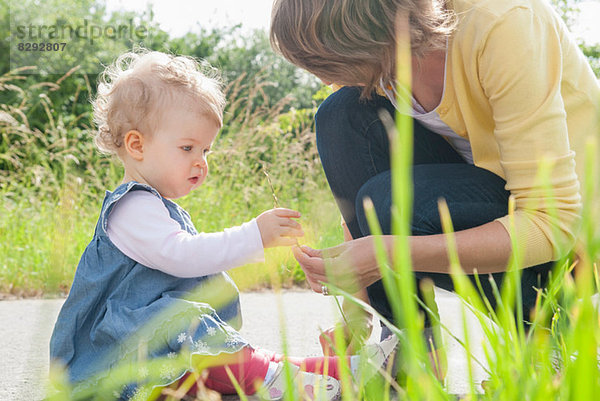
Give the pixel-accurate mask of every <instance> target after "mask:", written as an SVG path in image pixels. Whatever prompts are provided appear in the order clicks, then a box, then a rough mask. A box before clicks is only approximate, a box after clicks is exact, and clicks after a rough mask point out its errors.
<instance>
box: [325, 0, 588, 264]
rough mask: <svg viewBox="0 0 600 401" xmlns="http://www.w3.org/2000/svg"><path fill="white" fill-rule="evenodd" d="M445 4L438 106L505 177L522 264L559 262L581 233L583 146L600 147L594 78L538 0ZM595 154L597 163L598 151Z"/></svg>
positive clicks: (486, 164) (481, 159)
mask: <svg viewBox="0 0 600 401" xmlns="http://www.w3.org/2000/svg"><path fill="white" fill-rule="evenodd" d="M450 6H451V7H452V8H453V9H454V11H455V12H456V14H457V16H458V23H457V27H456V31H455V32H454V34H453V35H452V38H451V39H450V41H449V44H448V55H447V62H446V82H445V87H444V96H443V98H442V100H441V102H440V104H439V106H438V107H437V109H436V110H437V112H438V113H439V115H440V118H441V119H442V121H444V122H445V123H446V124H447V125H448V126H449V127H450V128H452V129H453V130H454V132H455V133H457V134H458V135H460V136H462V137H464V138H466V139H468V140H469V142H470V144H471V149H472V152H473V161H474V163H475V165H476V166H478V167H481V168H484V169H486V170H489V171H491V172H493V173H495V174H497V175H499V176H500V177H502V178H504V179H505V180H506V189H507V190H508V191H510V193H511V194H512V196H513V197H514V198H515V213H514V228H515V229H514V231H511V228H510V227H511V223H510V219H509V216H504V217H501V218H499V219H497V221H498V222H500V223H501V224H502V225H504V227H505V228H506V230H507V231H508V232H509V233H511V235H512V233H513V232H514V233H515V235H516V238H514V239H515V240H516V241H517V243H518V244H519V246H520V250H521V255H520V256H521V265H522V267H529V266H534V265H538V264H541V263H545V262H548V261H550V260H556V259H558V258H560V257H561V256H564V254H565V253H566V252H568V251H569V250H570V249H572V247H573V245H574V243H575V238H576V235H577V233H578V228H579V224H580V221H581V208H582V200H581V194H580V189H581V183H583V182H585V181H584V179H585V177H584V174H583V171H584V168H583V167H584V156H585V144H586V142H587V141H588V139H590V138H595V139H596V141H597V144H598V149H600V140H598V138H599V137H600V82H599V81H598V80H597V79H596V78H595V76H594V73H593V71H592V70H591V68H590V66H589V64H588V61H587V59H586V58H585V56H584V55H583V53H582V52H581V50H580V49H579V47H578V46H577V44H576V43H575V41H574V40H573V39H572V37H571V36H570V34H569V33H568V31H567V28H566V27H565V25H564V23H563V21H562V20H561V19H560V17H559V16H558V15H557V14H556V13H555V12H554V10H553V9H552V8H551V7H550V5H549V4H548V3H546V2H544V1H543V0H454V1H452V2H451V4H450ZM337 88H339V86H337V85H334V90H335V89H337ZM380 94H381V93H380ZM381 95H383V94H381ZM594 159H595V160H594V162H595V163H596V171H598V164H599V163H600V155H598V154H596V155H595V158H594ZM542 160H546V161H547V162H549V163H551V166H552V169H551V173H550V183H549V184H550V186H551V191H552V195H553V196H552V197H549V196H548V191H547V190H546V189H545V187H544V185H542V184H541V182H540V179H539V177H538V169H539V166H540V162H542ZM596 176H597V177H598V172H597V173H596ZM595 185H596V187H598V186H599V185H600V183H595ZM597 189H598V188H597ZM596 197H597V198H600V194H599V193H598V190H597V191H596Z"/></svg>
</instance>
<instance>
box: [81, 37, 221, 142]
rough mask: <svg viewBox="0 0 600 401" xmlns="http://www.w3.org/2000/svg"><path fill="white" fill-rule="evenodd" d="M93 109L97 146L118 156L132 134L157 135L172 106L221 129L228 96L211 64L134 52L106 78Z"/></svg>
mask: <svg viewBox="0 0 600 401" xmlns="http://www.w3.org/2000/svg"><path fill="white" fill-rule="evenodd" d="M92 104H93V108H94V122H95V123H96V125H97V127H98V130H97V132H96V135H95V142H96V145H97V146H98V148H99V149H100V150H101V151H103V152H106V153H117V152H118V150H119V148H121V146H122V145H123V138H124V136H125V134H126V133H127V132H128V131H130V130H134V129H135V130H138V131H140V132H142V133H144V134H148V135H152V134H153V133H154V131H155V130H156V128H157V127H158V125H159V122H160V119H161V118H162V116H163V111H164V110H167V109H168V108H169V107H184V108H189V109H190V110H191V111H193V112H197V113H200V114H201V115H203V116H205V117H207V118H210V119H212V120H213V121H214V122H215V124H217V126H218V127H221V126H222V125H223V108H224V106H225V96H224V94H223V92H222V90H221V82H220V80H219V79H218V78H217V74H216V72H215V70H214V69H212V68H210V67H209V66H208V65H205V64H203V65H202V66H200V64H199V63H198V62H197V61H196V60H195V59H193V58H191V57H184V56H173V55H168V54H165V53H160V52H151V51H148V50H146V49H135V50H134V51H132V52H128V53H125V54H122V55H121V56H119V58H117V60H116V61H115V62H114V63H113V64H112V65H110V66H108V67H107V68H106V70H105V71H104V72H103V73H102V75H101V76H100V78H99V84H98V93H97V95H96V98H95V99H94V100H93V101H92Z"/></svg>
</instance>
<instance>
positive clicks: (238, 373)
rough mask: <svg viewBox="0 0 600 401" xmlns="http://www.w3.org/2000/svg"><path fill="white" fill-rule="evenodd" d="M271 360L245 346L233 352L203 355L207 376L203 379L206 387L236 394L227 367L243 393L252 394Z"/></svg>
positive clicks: (259, 383) (222, 392) (263, 377)
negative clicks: (209, 355)
mask: <svg viewBox="0 0 600 401" xmlns="http://www.w3.org/2000/svg"><path fill="white" fill-rule="evenodd" d="M270 363H271V361H269V359H268V358H267V357H266V356H265V355H263V354H261V353H257V352H256V351H255V350H254V349H253V348H251V347H246V348H243V349H242V350H241V351H239V352H236V353H235V354H225V353H222V354H219V355H217V356H214V357H212V356H211V357H203V358H202V365H204V366H208V368H207V371H208V377H207V379H206V381H205V385H206V387H207V388H210V389H211V390H215V391H218V392H219V393H221V394H237V392H236V390H235V387H234V385H233V383H232V382H231V380H230V379H229V375H228V374H227V369H226V368H229V369H230V370H231V373H232V374H233V377H234V378H235V379H236V380H237V382H238V384H239V386H240V387H241V389H242V390H243V391H244V393H245V394H254V393H255V392H256V389H257V388H258V387H260V385H261V384H262V383H263V382H264V380H265V376H266V374H267V371H268V370H269V364H270Z"/></svg>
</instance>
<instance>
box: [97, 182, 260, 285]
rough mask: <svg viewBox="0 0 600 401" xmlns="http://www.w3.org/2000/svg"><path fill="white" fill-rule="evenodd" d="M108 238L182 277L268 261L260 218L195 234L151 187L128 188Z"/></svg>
mask: <svg viewBox="0 0 600 401" xmlns="http://www.w3.org/2000/svg"><path fill="white" fill-rule="evenodd" d="M107 234H108V238H109V239H110V240H111V241H112V242H113V244H115V246H116V247H117V248H118V249H119V250H120V251H121V252H123V253H124V254H125V255H127V256H128V257H130V258H131V259H133V260H135V261H136V262H138V263H141V264H142V265H145V266H148V267H149V268H152V269H157V270H160V271H162V272H165V273H167V274H171V275H173V276H177V277H200V276H206V275H209V274H214V273H218V272H222V271H225V270H229V269H231V268H233V267H236V266H241V265H243V264H246V263H256V262H262V261H264V249H263V245H262V239H261V236H260V231H259V229H258V225H257V224H256V219H252V220H251V221H249V222H247V223H244V224H242V225H241V226H237V227H232V228H227V229H225V230H224V231H222V232H216V233H199V234H197V235H191V234H189V233H188V232H187V231H185V230H182V229H181V226H180V225H179V223H177V222H176V221H175V220H173V219H172V218H171V216H170V215H169V212H168V210H167V208H166V207H165V205H164V204H163V202H162V201H161V200H160V199H159V198H157V197H156V196H155V195H153V194H151V193H149V192H146V191H133V192H129V193H127V194H126V195H125V196H123V198H121V199H120V200H119V202H117V204H116V205H115V206H114V207H113V209H112V210H111V212H110V214H109V216H108V225H107Z"/></svg>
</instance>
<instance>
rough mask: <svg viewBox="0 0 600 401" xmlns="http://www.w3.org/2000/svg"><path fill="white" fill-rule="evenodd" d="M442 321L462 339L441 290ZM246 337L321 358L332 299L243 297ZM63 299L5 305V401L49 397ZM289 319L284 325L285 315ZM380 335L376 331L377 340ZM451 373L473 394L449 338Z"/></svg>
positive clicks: (452, 388)
mask: <svg viewBox="0 0 600 401" xmlns="http://www.w3.org/2000/svg"><path fill="white" fill-rule="evenodd" d="M436 293H437V295H436V297H437V298H436V299H437V302H438V305H439V309H440V315H441V317H442V322H443V323H444V324H446V325H447V326H448V327H449V329H450V330H451V331H452V332H453V334H455V335H457V336H458V337H460V338H462V337H463V336H462V318H461V316H462V313H461V308H460V301H459V300H458V299H457V298H456V297H455V296H454V295H452V294H450V293H448V292H446V291H443V290H440V291H436ZM241 299H242V310H243V314H244V326H243V329H242V334H243V335H244V336H245V337H246V338H247V339H248V340H249V342H250V343H251V344H253V345H255V346H257V347H263V348H267V349H272V350H275V351H281V338H282V327H285V331H286V333H287V338H288V350H289V354H290V355H296V356H311V355H320V353H321V351H320V346H319V342H318V340H317V336H318V333H319V328H323V329H324V328H327V327H329V326H331V325H332V324H333V322H335V321H336V319H337V316H338V314H337V307H336V305H335V302H334V301H333V298H331V297H323V296H321V295H319V294H315V293H313V292H308V291H285V292H283V293H282V294H280V295H278V294H275V293H273V292H253V293H244V294H242V296H241ZM62 303H63V300H62V299H57V300H19V301H0V400H2V401H13V400H14V401H25V400H28V401H29V400H40V399H42V398H43V396H44V391H45V382H46V374H47V370H48V342H49V339H50V334H51V332H52V327H53V325H54V322H55V320H56V316H57V314H58V311H59V309H60V306H61V305H62ZM282 315H283V316H285V319H284V325H281V324H280V321H281V320H280V316H282ZM468 323H469V327H470V333H471V335H472V338H471V343H472V344H473V347H474V349H475V355H476V356H477V357H478V358H479V359H480V360H482V361H483V360H484V359H485V358H484V357H483V351H482V349H481V338H482V337H481V329H480V328H479V326H478V325H477V324H476V323H475V320H474V318H473V317H472V316H471V317H469V319H468ZM377 335H378V331H376V332H374V333H373V336H372V338H375V337H376V336H377ZM445 342H446V344H447V349H448V359H449V364H450V369H449V372H448V377H447V388H448V390H449V392H451V393H455V394H460V393H465V392H467V390H468V387H469V384H468V383H467V381H466V377H467V362H466V358H465V356H464V353H463V352H462V349H461V347H460V345H459V344H458V343H457V342H455V341H454V340H453V339H452V338H451V337H450V336H448V335H447V334H446V335H445ZM483 377H484V373H483V371H482V369H481V368H480V367H479V366H477V365H475V366H474V378H475V380H476V381H477V382H478V381H481V379H482V378H483Z"/></svg>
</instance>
